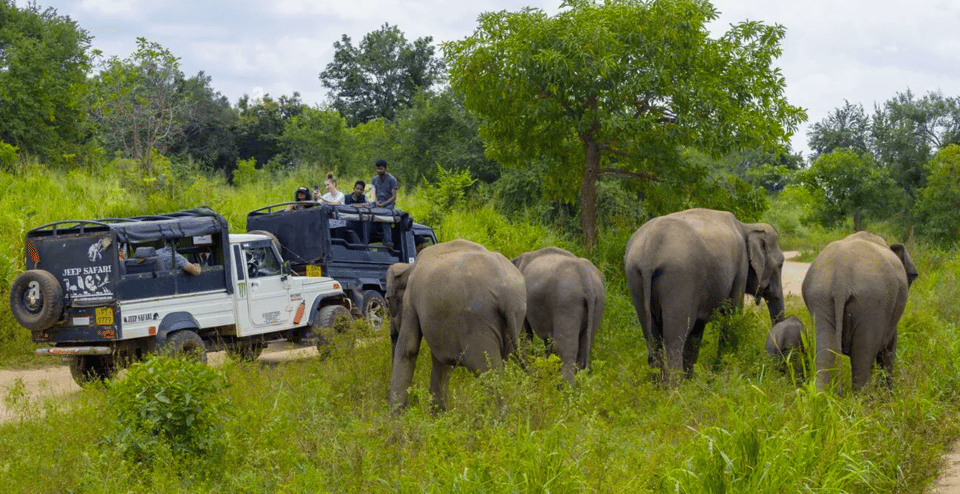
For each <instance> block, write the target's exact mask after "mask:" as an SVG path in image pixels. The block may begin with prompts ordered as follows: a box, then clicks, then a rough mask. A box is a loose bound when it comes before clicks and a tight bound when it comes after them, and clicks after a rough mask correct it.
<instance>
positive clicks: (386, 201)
mask: <svg viewBox="0 0 960 494" xmlns="http://www.w3.org/2000/svg"><path fill="white" fill-rule="evenodd" d="M376 170H377V174H376V175H374V177H373V179H372V180H370V185H372V186H373V189H374V190H373V198H374V200H375V201H376V203H375V204H374V206H376V207H378V208H395V207H397V189H398V188H399V184H398V183H397V178H396V177H394V176H393V175H391V174H390V173H389V172H387V160H384V159H379V160H377V164H376Z"/></svg>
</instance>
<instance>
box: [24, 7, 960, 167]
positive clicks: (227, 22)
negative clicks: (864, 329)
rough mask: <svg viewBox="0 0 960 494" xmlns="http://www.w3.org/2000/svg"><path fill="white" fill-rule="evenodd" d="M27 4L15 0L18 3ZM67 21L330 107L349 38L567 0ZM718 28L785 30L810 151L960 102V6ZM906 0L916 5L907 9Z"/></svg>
mask: <svg viewBox="0 0 960 494" xmlns="http://www.w3.org/2000/svg"><path fill="white" fill-rule="evenodd" d="M26 2H27V0H16V3H17V4H18V5H20V6H23V5H25V4H26ZM38 2H39V4H40V5H41V6H42V7H53V8H55V9H57V11H58V13H59V14H60V15H68V16H70V17H71V18H73V19H74V20H75V21H77V22H78V23H79V25H80V27H82V28H83V29H86V30H87V31H88V32H89V33H90V34H91V35H92V36H93V47H94V48H98V49H100V50H101V51H103V52H104V54H105V55H106V56H114V55H115V56H118V57H120V58H126V57H128V56H130V55H131V54H132V53H133V51H134V49H135V47H136V38H137V37H138V36H143V37H146V38H147V39H148V40H150V41H155V42H158V43H160V44H161V45H163V46H164V47H165V48H167V49H169V50H170V51H171V52H172V53H173V54H174V55H175V56H178V57H180V63H181V69H182V70H183V72H184V73H185V74H187V75H188V76H193V75H196V74H197V72H199V71H201V70H202V71H204V72H205V73H206V74H207V75H209V76H211V77H212V85H213V87H214V88H215V89H216V90H218V91H220V92H221V93H222V94H223V95H225V96H227V97H228V98H229V99H230V101H231V102H232V103H234V104H235V103H236V102H237V100H238V99H239V98H240V97H241V96H243V95H244V94H247V95H250V96H252V97H259V96H262V95H263V94H265V93H267V94H270V95H271V96H275V97H276V96H280V95H290V94H292V93H293V92H294V91H297V92H299V93H300V95H301V97H302V99H303V101H304V102H306V103H308V104H316V103H321V102H323V101H324V100H325V99H326V96H327V95H326V91H325V90H324V89H323V87H322V86H321V84H320V80H319V78H318V75H319V73H320V72H321V71H322V70H323V69H324V68H325V67H326V65H327V64H328V63H330V62H331V61H332V59H333V43H334V42H335V41H338V40H339V39H340V37H341V36H342V35H343V34H347V35H348V36H350V37H351V38H352V40H353V44H354V46H356V45H357V44H358V43H359V41H360V40H361V39H362V38H363V36H364V35H365V34H366V33H369V32H371V31H375V30H377V29H379V28H380V27H382V26H383V25H384V23H389V24H391V25H396V26H397V27H398V28H399V29H400V31H401V32H403V33H404V35H405V36H406V38H407V40H408V41H413V40H415V39H416V38H419V37H424V36H432V37H433V39H434V42H436V43H440V42H443V41H451V40H455V39H461V38H463V37H466V36H468V35H470V34H471V33H472V32H473V30H474V29H475V28H476V19H477V16H478V15H479V14H480V13H481V12H487V11H499V10H510V11H518V10H520V9H521V8H523V7H524V6H531V7H537V8H541V9H543V10H544V11H546V12H547V13H549V14H555V13H556V12H557V11H558V9H559V6H560V1H559V0H549V1H546V0H515V1H511V0H273V1H270V0H267V1H249V0H233V1H229V2H224V1H220V0H206V1H203V0H201V1H196V0H189V1H185V0H153V1H144V0H46V1H45V0H38ZM713 5H714V6H715V7H716V9H717V10H719V11H720V19H719V20H718V21H717V22H716V23H715V24H714V26H713V27H714V32H715V33H719V32H722V31H724V30H726V28H727V27H728V26H729V25H730V24H731V23H735V22H739V21H743V20H759V21H763V22H765V23H768V24H774V23H776V24H781V25H783V26H785V27H786V28H787V35H786V38H785V40H784V41H783V43H782V47H783V55H781V57H780V58H779V59H778V60H777V61H776V62H775V64H776V65H778V66H779V67H780V68H781V69H782V71H783V75H784V77H785V78H786V81H787V90H786V94H787V98H788V100H789V102H790V103H791V104H793V105H797V106H800V107H802V108H805V109H806V110H807V113H808V116H809V120H808V121H807V122H806V123H805V124H803V125H802V126H801V128H800V130H799V131H798V133H797V135H796V136H794V139H793V148H794V150H795V151H803V152H804V155H805V156H806V155H808V154H809V151H807V137H806V131H807V128H808V127H809V125H810V124H812V123H815V122H819V121H821V120H822V119H823V118H825V117H826V116H827V114H828V113H829V112H831V111H832V110H833V109H835V108H837V107H839V106H842V105H843V104H844V101H845V100H846V101H850V102H851V103H860V104H863V106H864V108H865V109H866V110H867V112H868V113H872V110H873V106H874V104H882V103H883V102H885V101H887V100H888V99H890V98H892V97H894V96H895V95H896V93H898V92H904V91H906V90H907V89H910V90H912V91H913V92H914V94H916V95H918V96H921V95H923V94H926V93H928V92H930V91H938V90H939V91H941V92H942V93H943V94H944V95H945V96H951V97H952V96H960V2H957V1H956V0H914V1H912V2H902V1H895V0H804V1H798V0H759V1H758V0H714V2H713ZM907 5H909V6H907Z"/></svg>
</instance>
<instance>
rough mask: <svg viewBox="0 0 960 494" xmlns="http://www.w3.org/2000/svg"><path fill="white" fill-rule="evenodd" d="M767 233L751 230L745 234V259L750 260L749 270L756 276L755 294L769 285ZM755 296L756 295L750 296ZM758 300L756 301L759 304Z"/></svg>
mask: <svg viewBox="0 0 960 494" xmlns="http://www.w3.org/2000/svg"><path fill="white" fill-rule="evenodd" d="M769 255H770V252H769V249H767V232H765V231H763V230H752V231H751V232H750V233H748V234H747V257H748V258H749V259H750V268H751V269H753V272H754V274H755V275H756V276H757V293H760V292H762V291H763V290H765V289H766V288H767V285H769V284H770V270H769V269H767V257H768V256H769ZM751 295H756V294H751ZM759 300H760V299H757V302H758V303H759Z"/></svg>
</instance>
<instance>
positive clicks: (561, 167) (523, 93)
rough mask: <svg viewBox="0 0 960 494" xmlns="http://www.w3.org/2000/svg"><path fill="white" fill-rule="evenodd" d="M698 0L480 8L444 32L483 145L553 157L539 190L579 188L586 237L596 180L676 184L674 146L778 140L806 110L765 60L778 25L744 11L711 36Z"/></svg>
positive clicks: (679, 166)
mask: <svg viewBox="0 0 960 494" xmlns="http://www.w3.org/2000/svg"><path fill="white" fill-rule="evenodd" d="M716 18H717V12H716V10H715V9H714V8H713V6H712V5H711V4H710V3H709V2H708V1H705V0H680V1H666V0H655V1H652V2H641V1H637V0H608V1H605V2H602V3H599V2H594V1H590V0H567V1H565V2H564V3H563V4H562V8H561V11H560V13H558V14H557V15H555V16H553V17H550V16H547V15H546V14H545V13H544V12H543V11H541V10H538V9H532V8H526V9H524V10H522V11H520V12H506V11H501V12H490V13H485V14H483V15H481V16H480V19H479V26H478V27H477V29H476V31H475V32H474V33H473V34H472V35H471V36H469V37H467V38H465V39H463V40H460V41H456V42H451V43H448V44H446V45H445V46H444V49H445V51H446V53H447V60H448V64H449V66H450V81H451V84H452V86H453V88H454V89H456V90H458V91H459V92H461V93H462V94H464V96H465V100H464V101H465V105H466V107H467V108H468V109H469V110H471V111H472V112H474V113H476V114H477V115H479V116H480V117H481V120H482V123H481V127H480V130H481V134H482V136H483V137H484V139H485V141H486V143H487V153H488V157H491V158H492V159H496V160H498V161H500V162H501V163H502V164H504V165H505V166H527V165H528V164H529V163H530V162H532V161H535V160H541V159H542V160H546V161H548V162H549V163H551V164H552V165H553V166H552V170H551V173H549V174H548V175H546V176H544V177H543V180H544V182H545V185H546V190H547V193H548V194H549V195H550V196H551V197H552V198H555V199H561V200H563V201H566V202H573V201H574V199H575V197H576V191H577V190H580V204H581V223H582V225H583V230H584V243H585V245H586V246H587V247H592V246H593V245H595V244H596V234H597V233H596V218H595V204H594V203H595V199H596V180H597V178H598V177H599V176H600V175H602V174H615V175H620V176H628V177H634V178H640V179H642V180H644V181H645V184H646V185H647V191H649V192H653V190H652V186H653V185H654V184H656V183H666V184H675V185H676V186H677V187H669V189H670V193H676V192H678V191H682V190H683V183H684V181H685V178H684V172H685V166H684V163H683V160H682V158H681V154H680V153H681V147H683V146H688V147H691V148H694V149H697V150H700V151H703V152H706V153H707V154H709V155H711V156H718V155H722V154H724V153H726V152H729V151H732V150H736V149H742V148H751V147H764V148H769V149H774V148H778V147H782V146H783V144H784V143H785V142H786V140H787V139H788V137H789V136H790V135H791V133H792V132H793V131H794V130H795V128H796V126H797V125H798V124H799V123H800V122H801V121H803V119H804V118H805V114H804V112H803V110H801V109H800V108H797V107H794V106H791V105H789V104H788V103H787V101H786V99H785V97H784V95H783V92H784V89H785V86H786V81H785V80H784V78H783V77H782V76H781V74H780V70H779V69H778V68H775V67H773V66H772V62H773V60H774V59H775V58H776V57H778V56H779V55H780V52H781V50H780V46H779V43H780V40H781V39H782V38H783V35H784V32H785V31H784V28H783V27H782V26H767V25H764V24H762V23H760V22H751V21H748V22H742V23H740V24H736V25H734V26H732V27H731V29H730V30H729V31H727V32H726V33H724V34H723V35H722V36H721V37H720V38H718V39H711V38H710V37H709V32H708V29H707V23H709V22H711V21H713V20H715V19H716Z"/></svg>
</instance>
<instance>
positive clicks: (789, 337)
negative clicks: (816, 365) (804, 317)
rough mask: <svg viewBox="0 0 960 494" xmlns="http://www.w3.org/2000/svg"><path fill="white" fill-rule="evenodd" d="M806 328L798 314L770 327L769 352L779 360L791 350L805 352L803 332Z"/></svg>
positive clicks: (767, 346)
mask: <svg viewBox="0 0 960 494" xmlns="http://www.w3.org/2000/svg"><path fill="white" fill-rule="evenodd" d="M805 330H806V328H805V327H804V326H803V323H802V322H800V319H799V318H798V317H797V316H790V317H788V318H786V319H784V320H783V321H780V322H778V323H776V324H774V325H773V327H772V328H770V332H769V333H767V344H766V349H767V353H768V354H770V355H771V356H773V357H776V358H777V359H779V360H783V359H785V358H786V357H787V354H789V353H790V351H791V350H797V351H799V352H801V353H802V352H803V336H802V335H803V333H804V331H805Z"/></svg>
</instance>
